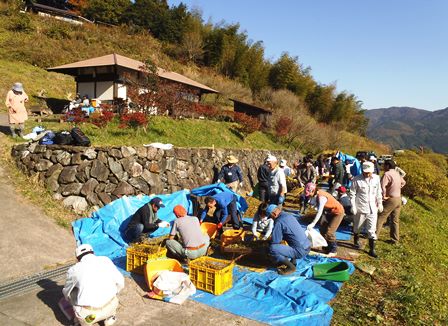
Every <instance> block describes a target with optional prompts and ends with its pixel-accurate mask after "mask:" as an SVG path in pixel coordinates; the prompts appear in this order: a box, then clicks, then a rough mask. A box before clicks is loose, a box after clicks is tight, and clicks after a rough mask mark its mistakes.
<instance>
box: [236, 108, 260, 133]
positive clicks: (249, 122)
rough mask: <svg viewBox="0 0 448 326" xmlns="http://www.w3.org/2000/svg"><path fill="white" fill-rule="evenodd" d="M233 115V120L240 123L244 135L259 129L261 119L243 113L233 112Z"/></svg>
mask: <svg viewBox="0 0 448 326" xmlns="http://www.w3.org/2000/svg"><path fill="white" fill-rule="evenodd" d="M233 117H234V119H235V122H238V123H239V124H240V126H241V127H240V131H241V132H242V133H244V134H246V135H248V134H251V133H253V132H255V131H257V130H260V128H261V121H260V120H259V119H257V118H254V117H251V116H250V115H247V114H245V113H240V112H234V114H233Z"/></svg>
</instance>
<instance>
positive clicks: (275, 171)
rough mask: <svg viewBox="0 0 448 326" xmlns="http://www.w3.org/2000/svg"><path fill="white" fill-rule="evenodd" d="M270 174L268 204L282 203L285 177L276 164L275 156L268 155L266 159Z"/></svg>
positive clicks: (283, 200)
mask: <svg viewBox="0 0 448 326" xmlns="http://www.w3.org/2000/svg"><path fill="white" fill-rule="evenodd" d="M266 161H267V164H268V166H269V169H270V170H271V176H270V179H269V204H273V205H282V204H283V203H284V202H285V195H286V192H287V189H286V177H285V172H284V171H283V169H281V168H280V167H279V166H278V160H277V158H276V157H275V156H273V155H269V156H268V158H267V159H266Z"/></svg>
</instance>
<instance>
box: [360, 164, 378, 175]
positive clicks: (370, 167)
mask: <svg viewBox="0 0 448 326" xmlns="http://www.w3.org/2000/svg"><path fill="white" fill-rule="evenodd" d="M373 171H375V168H374V166H373V163H372V162H364V163H362V172H366V173H369V172H371V173H373Z"/></svg>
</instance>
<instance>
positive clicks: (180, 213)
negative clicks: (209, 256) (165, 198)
mask: <svg viewBox="0 0 448 326" xmlns="http://www.w3.org/2000/svg"><path fill="white" fill-rule="evenodd" d="M173 212H174V215H176V217H177V219H176V220H175V221H174V224H173V227H172V228H171V232H170V238H169V239H168V240H167V241H166V248H167V249H168V251H169V252H170V253H171V254H172V255H173V256H174V257H175V258H176V259H179V258H180V259H185V258H188V259H196V258H199V257H201V256H204V255H205V254H206V253H207V248H208V245H209V243H210V239H209V237H208V235H206V234H203V233H202V231H201V226H200V224H199V220H198V218H197V217H195V216H188V215H187V210H186V209H185V208H184V207H183V206H182V205H177V206H176V207H174V210H173ZM177 233H178V234H179V238H180V240H181V241H177V240H174V237H175V236H176V234H177Z"/></svg>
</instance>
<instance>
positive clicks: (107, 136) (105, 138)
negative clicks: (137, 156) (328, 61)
mask: <svg viewBox="0 0 448 326" xmlns="http://www.w3.org/2000/svg"><path fill="white" fill-rule="evenodd" d="M36 125H41V126H44V127H45V128H46V129H50V130H53V131H60V130H70V129H71V128H73V125H71V124H69V123H59V122H45V121H44V122H41V123H39V122H35V121H31V122H29V123H27V131H31V129H32V128H33V127H34V126H36ZM79 127H80V128H81V129H82V130H83V131H84V132H85V133H86V135H87V136H88V137H89V138H90V140H91V141H92V144H93V145H94V146H123V145H130V146H132V145H134V146H141V145H143V144H148V143H152V142H161V143H171V144H173V145H174V146H178V147H213V146H214V147H216V148H238V149H272V150H274V149H285V147H284V146H283V145H282V144H279V143H277V142H275V139H274V138H273V137H272V136H271V135H270V134H268V133H262V132H259V131H256V132H254V133H252V134H250V135H249V136H247V137H245V138H243V137H242V136H241V135H240V134H239V133H238V131H237V130H236V128H235V127H236V124H235V123H231V122H218V121H209V120H199V119H179V120H174V119H171V118H168V117H161V116H155V117H152V118H151V119H150V121H149V124H148V127H147V132H146V133H145V132H144V130H142V129H139V130H134V129H130V128H119V124H118V122H117V121H113V122H111V123H110V124H109V125H107V126H106V127H105V128H98V127H96V126H94V125H92V124H90V123H83V124H81V125H79Z"/></svg>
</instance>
